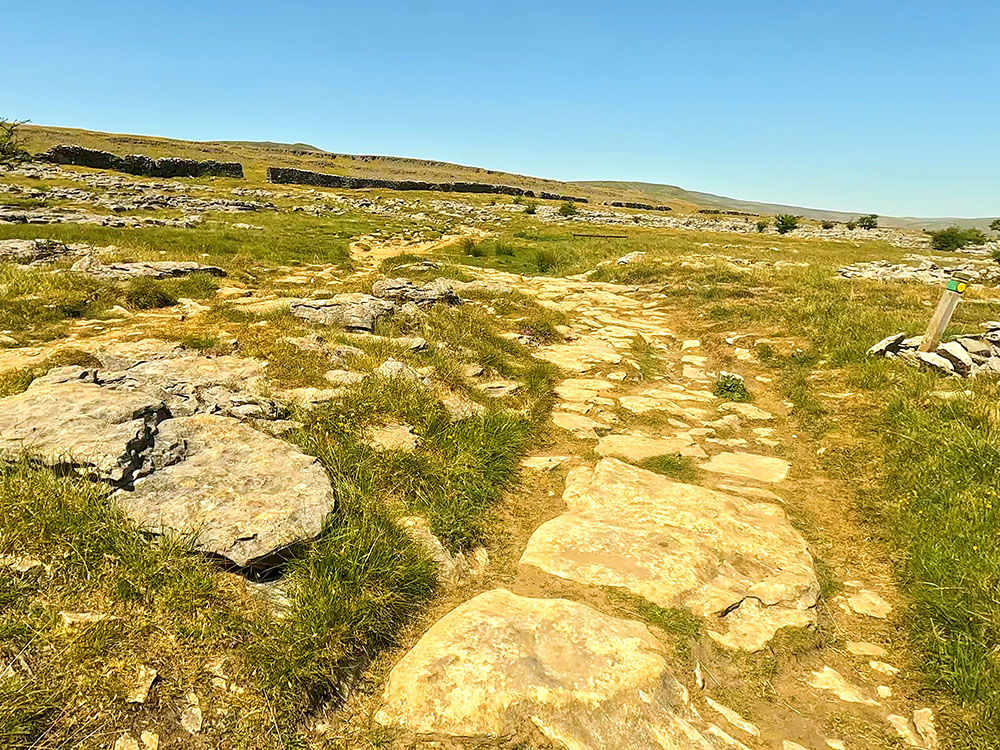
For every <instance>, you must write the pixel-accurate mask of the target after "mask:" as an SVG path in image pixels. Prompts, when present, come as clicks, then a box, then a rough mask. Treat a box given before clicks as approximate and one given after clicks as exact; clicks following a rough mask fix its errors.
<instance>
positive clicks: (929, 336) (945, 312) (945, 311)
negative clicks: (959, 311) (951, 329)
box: [917, 277, 969, 352]
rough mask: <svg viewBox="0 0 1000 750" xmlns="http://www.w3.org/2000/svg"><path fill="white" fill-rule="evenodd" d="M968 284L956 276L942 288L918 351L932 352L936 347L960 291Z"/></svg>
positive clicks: (949, 320)
mask: <svg viewBox="0 0 1000 750" xmlns="http://www.w3.org/2000/svg"><path fill="white" fill-rule="evenodd" d="M968 286H969V282H968V281H966V280H965V279H961V278H958V277H956V278H953V279H952V280H951V281H949V282H948V286H946V287H945V289H944V294H942V295H941V301H940V302H938V306H937V309H936V310H935V311H934V315H933V316H931V322H930V323H928V324H927V333H925V334H924V338H923V341H921V342H920V346H918V347H917V351H918V352H932V351H934V350H935V349H937V348H938V344H940V343H941V337H942V336H943V335H944V331H945V329H946V328H947V327H948V323H949V322H951V316H952V313H954V312H955V308H956V307H958V301H959V300H960V299H962V292H964V291H965V290H966V288H967V287H968Z"/></svg>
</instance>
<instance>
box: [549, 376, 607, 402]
mask: <svg viewBox="0 0 1000 750" xmlns="http://www.w3.org/2000/svg"><path fill="white" fill-rule="evenodd" d="M613 389H614V385H612V384H611V383H609V382H607V381H606V380H599V379H597V378H566V379H565V380H563V381H562V382H560V383H559V384H558V385H556V387H555V388H554V389H553V390H554V391H555V394H556V396H557V397H558V398H560V399H561V400H563V401H573V402H579V403H585V402H587V401H589V400H590V399H592V398H598V397H600V396H602V395H604V394H607V393H609V392H610V391H612V390H613Z"/></svg>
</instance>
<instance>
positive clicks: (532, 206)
mask: <svg viewBox="0 0 1000 750" xmlns="http://www.w3.org/2000/svg"><path fill="white" fill-rule="evenodd" d="M537 208H538V201H527V202H526V203H525V204H524V213H526V214H529V215H530V214H534V213H535V210H536V209H537Z"/></svg>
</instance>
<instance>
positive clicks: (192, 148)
mask: <svg viewBox="0 0 1000 750" xmlns="http://www.w3.org/2000/svg"><path fill="white" fill-rule="evenodd" d="M23 130H24V135H25V137H26V146H27V148H28V150H29V151H32V152H38V151H43V150H45V149H47V148H49V147H50V146H53V145H55V144H57V143H71V144H76V145H79V146H84V147H86V148H96V149H101V150H104V151H111V152H112V153H118V154H134V153H141V154H146V155H147V156H152V157H161V156H179V157H186V158H191V159H215V160H218V161H238V162H240V163H242V164H243V169H244V172H245V173H246V176H247V179H248V180H251V181H263V179H264V172H265V170H266V169H267V167H269V166H277V167H295V168H297V169H309V170H313V171H317V172H326V173H329V174H339V175H351V176H355V177H383V178H388V179H397V180H403V179H412V180H427V181H430V182H450V181H469V182H491V183H497V184H503V185H516V186H518V187H522V188H525V189H528V190H534V191H536V192H539V191H548V192H552V193H559V194H562V195H583V196H586V197H587V198H589V199H590V200H591V202H593V203H596V204H601V203H603V202H608V203H610V202H612V201H632V202H637V203H654V204H657V205H668V206H670V207H671V208H672V209H673V214H674V215H678V214H689V213H694V212H697V211H698V210H699V209H716V210H721V211H742V212H746V213H751V214H762V215H773V214H778V213H793V214H797V215H799V216H804V217H806V218H808V219H813V220H817V221H822V220H830V221H849V220H850V219H852V218H857V217H858V216H860V215H861V214H857V213H851V212H847V211H831V210H826V209H816V208H803V207H801V206H787V205H782V204H776V203H762V202H758V201H747V200H739V199H736V198H727V197H725V196H721V195H713V194H712V193H702V192H698V191H695V190H685V189H684V188H682V187H678V186H676V185H660V184H656V183H650V182H627V181H616V180H582V181H577V182H563V181H559V180H547V179H544V178H541V177H531V176H528V175H520V174H514V173H511V172H501V171H497V170H493V169H484V168H482V167H471V166H465V165H462V164H452V163H450V162H445V161H434V160H430V159H412V158H409V157H405V156H379V155H374V154H341V153H335V152H332V151H326V150H325V149H321V148H319V147H317V146H312V145H310V144H308V143H279V142H275V141H182V140H176V139H171V138H162V137H158V136H146V135H127V134H118V133H101V132H97V131H91V130H81V129H78V128H60V127H49V126H41V125H25V126H23ZM880 221H881V223H882V224H884V225H886V226H894V227H900V228H904V229H939V228H941V227H945V226H949V225H951V224H958V225H959V226H963V227H976V228H979V229H986V228H987V227H988V225H989V223H990V221H992V217H987V218H976V219H953V218H947V217H943V218H937V217H935V218H915V217H909V216H903V217H888V216H886V217H881V219H880Z"/></svg>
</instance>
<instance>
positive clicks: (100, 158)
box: [37, 145, 243, 179]
mask: <svg viewBox="0 0 1000 750" xmlns="http://www.w3.org/2000/svg"><path fill="white" fill-rule="evenodd" d="M37 158H38V159H41V160H43V161H48V162H52V163H54V164H72V165H74V166H77V167H91V168H93V169H111V170H114V171H115V172H127V173H128V174H136V175H145V176H149V177H236V178H240V179H242V178H243V165H242V164H240V163H238V162H232V161H226V162H221V161H211V160H209V161H197V160H196V159H178V158H175V157H166V158H163V159H152V158H150V157H148V156H143V155H142V154H127V155H125V156H119V155H117V154H112V153H110V152H108V151H98V150H96V149H92V148H83V147H82V146H71V145H58V146H53V147H52V148H50V149H49V150H48V151H43V152H42V153H40V154H38V155H37Z"/></svg>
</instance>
